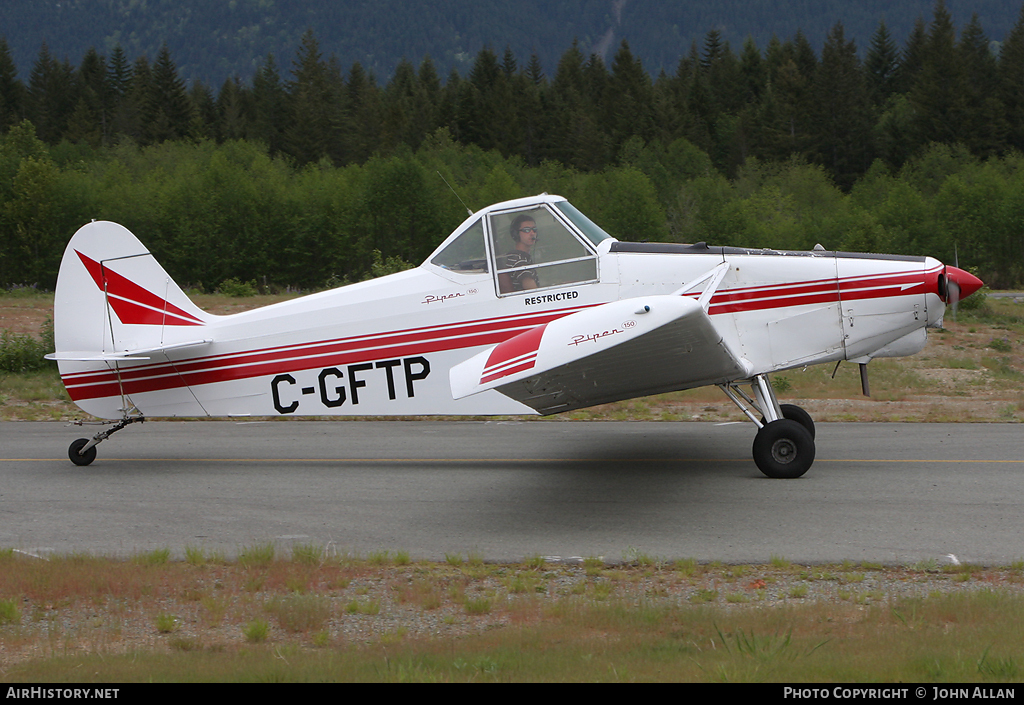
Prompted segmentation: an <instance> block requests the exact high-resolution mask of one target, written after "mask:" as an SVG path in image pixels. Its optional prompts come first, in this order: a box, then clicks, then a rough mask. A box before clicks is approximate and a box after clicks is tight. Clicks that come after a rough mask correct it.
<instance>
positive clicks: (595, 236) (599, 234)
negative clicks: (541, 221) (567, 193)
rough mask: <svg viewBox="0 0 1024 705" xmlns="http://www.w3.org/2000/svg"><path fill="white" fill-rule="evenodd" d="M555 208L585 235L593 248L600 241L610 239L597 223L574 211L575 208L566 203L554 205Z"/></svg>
mask: <svg viewBox="0 0 1024 705" xmlns="http://www.w3.org/2000/svg"><path fill="white" fill-rule="evenodd" d="M555 208H557V209H558V210H560V211H561V212H562V215H564V216H565V217H566V218H568V219H569V220H570V221H572V224H573V225H575V226H576V227H577V228H579V230H580V232H582V233H583V234H584V235H586V236H587V239H588V240H590V241H591V242H592V243H594V245H595V246H597V245H600V244H601V241H602V240H607V239H608V238H610V237H611V235H609V234H608V233H606V232H605V231H604V230H602V229H601V227H600V226H599V225H598V224H597V223H595V222H594V221H592V220H591V219H590V218H588V217H587V216H585V215H583V214H582V213H580V212H579V211H578V210H576V207H575V206H573V205H572V204H571V203H569V202H568V201H561V202H559V203H555Z"/></svg>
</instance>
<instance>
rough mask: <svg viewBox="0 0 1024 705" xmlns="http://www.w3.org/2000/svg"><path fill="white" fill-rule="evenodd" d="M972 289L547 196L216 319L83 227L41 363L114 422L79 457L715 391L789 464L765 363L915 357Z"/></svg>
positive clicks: (86, 442)
mask: <svg viewBox="0 0 1024 705" xmlns="http://www.w3.org/2000/svg"><path fill="white" fill-rule="evenodd" d="M981 285H982V283H981V281H980V280H978V279H977V278H976V277H974V276H972V275H971V274H969V273H967V272H965V271H963V270H960V269H957V268H955V267H948V266H945V265H943V264H942V263H941V262H939V261H937V260H935V259H932V258H930V257H906V256H897V255H873V254H849V253H843V252H830V251H825V250H823V249H821V248H820V246H819V247H816V248H815V250H813V251H810V252H785V251H774V250H751V249H742V248H735V247H709V246H708V245H706V244H705V243H698V244H695V245H678V244H663V243H632V242H620V241H618V240H616V239H614V238H612V237H610V236H609V235H608V234H607V233H605V232H604V231H603V230H602V229H601V228H600V227H598V226H597V225H595V224H594V223H593V222H592V221H590V220H589V219H588V218H587V217H586V216H584V215H583V214H582V213H580V212H579V211H578V210H577V209H576V208H574V207H573V206H572V205H570V204H569V203H568V202H567V201H566V200H565V199H564V198H562V197H560V196H551V195H547V194H544V195H540V196H536V197H533V198H524V199H520V200H515V201H507V202H505V203H499V204H496V205H493V206H491V207H489V208H486V209H484V210H482V211H479V212H477V213H475V214H472V215H471V216H470V217H469V218H468V219H467V220H466V221H465V222H463V223H462V225H460V226H459V227H458V228H457V229H456V230H455V232H453V233H452V234H451V236H449V237H448V238H447V239H446V240H445V241H444V243H442V244H441V246H440V247H438V249H437V250H436V251H435V252H434V254H433V255H431V256H430V258H429V259H428V260H427V261H426V262H424V263H423V264H422V265H420V266H419V267H417V268H416V269H411V270H408V271H405V272H400V273H398V274H392V275H389V276H385V277H381V278H378V279H374V280H371V281H366V282H362V283H359V284H352V285H349V286H344V287H341V288H338V289H333V290H331V291H324V292H321V293H317V294H312V295H309V296H305V297H302V298H298V299H294V300H291V301H285V302H282V303H278V304H274V305H271V306H266V307H263V308H259V309H255V310H252V311H246V312H243V313H237V314H233V315H229V316H215V315H211V314H209V313H206V312H205V311H202V310H200V309H199V308H198V307H197V306H195V305H194V304H193V303H192V302H191V301H190V300H189V298H188V297H187V296H186V295H185V294H184V292H182V290H181V289H180V288H179V287H178V286H177V285H176V284H175V283H174V281H172V280H171V278H170V277H169V276H168V275H167V273H166V272H165V271H164V270H163V268H162V267H161V266H160V265H159V264H158V263H157V261H156V260H155V259H154V257H153V256H152V255H151V254H150V253H149V252H148V251H147V250H146V248H145V246H144V245H143V244H142V243H141V242H139V240H138V239H136V238H135V236H134V235H132V234H131V233H130V232H128V230H126V229H125V228H123V227H122V226H120V225H117V224H115V223H110V222H93V223H90V224H88V225H86V226H84V227H83V228H81V229H80V230H79V231H78V232H77V233H76V234H75V235H74V237H73V238H72V239H71V241H70V243H69V244H68V246H67V250H66V251H65V253H64V258H63V261H62V262H61V267H60V274H59V277H58V281H57V291H56V299H55V304H54V327H55V338H56V353H54V354H53V355H51V356H50V357H51V358H53V359H56V360H57V361H58V363H59V367H60V373H61V377H62V379H63V381H64V384H65V386H66V387H67V390H68V393H69V394H70V395H71V398H72V399H73V400H74V401H75V403H76V404H78V406H79V407H81V408H82V409H83V410H84V411H86V412H88V413H89V414H92V415H94V416H98V417H100V418H104V419H116V420H118V421H117V423H116V424H114V425H113V426H112V427H111V428H108V429H107V430H105V431H103V432H101V433H98V434H96V435H95V436H93V437H92V438H91V439H85V438H81V439H78V440H76V441H75V442H74V443H72V444H71V447H70V448H69V451H68V454H69V457H70V458H71V460H72V462H74V463H75V464H77V465H88V464H89V463H91V462H92V461H93V460H94V459H95V457H96V444H97V443H100V442H101V441H103V440H105V439H106V438H107V437H108V436H109V435H110V434H111V433H113V432H115V431H118V430H120V429H122V428H124V427H125V426H127V425H129V424H131V423H135V422H138V421H142V420H144V419H145V418H150V417H175V416H176V417H196V416H235V417H237V416H299V415H314V416H326V415H360V416H378V415H380V416H386V415H401V416H413V415H432V414H443V415H474V416H475V415H511V414H554V413H557V412H560V411H570V410H572V409H578V408H581V407H586V406H592V405H595V404H603V403H607V402H613V401H618V400H623V399H630V398H634V397H639V396H646V395H649V394H658V393H661V392H669V391H675V390H681V389H690V388H693V387H699V386H703V385H712V384H714V385H718V386H719V387H721V389H722V390H723V391H724V392H725V394H726V395H727V396H728V397H729V398H730V399H731V400H732V401H733V402H735V403H736V404H737V406H739V408H740V409H741V410H742V411H743V412H744V414H746V416H747V417H748V418H749V419H750V421H751V422H753V423H754V425H755V426H756V427H757V435H756V436H755V437H754V444H753V456H754V462H755V463H756V464H757V466H758V467H759V468H760V469H761V471H762V472H764V473H765V474H766V475H769V476H771V477H799V476H800V475H803V474H804V473H805V472H806V471H807V469H808V468H809V467H810V465H811V463H812V462H813V460H814V423H813V421H812V420H811V418H810V416H809V415H808V414H807V413H806V412H805V411H803V410H802V409H800V408H799V407H797V406H793V405H786V404H783V405H780V404H779V402H778V399H777V398H776V395H775V392H774V390H773V389H772V385H771V383H770V381H769V377H768V375H769V374H771V373H774V372H779V371H781V370H787V369H791V368H795V367H803V366H806V365H815V364H819V363H825V362H838V361H840V360H848V361H851V362H856V363H860V364H861V365H866V363H867V362H868V361H870V360H871V359H872V358H876V357H895V356H902V355H911V354H913V353H916V352H918V351H919V350H921V348H922V347H923V346H924V343H925V337H926V331H925V329H926V328H928V327H933V326H938V325H940V324H941V321H942V317H943V313H944V312H945V308H946V304H948V303H955V301H956V299H957V298H959V297H965V296H969V295H970V294H971V293H972V292H974V291H975V290H977V289H978V288H979V287H981ZM861 369H862V370H863V369H864V368H863V367H862V368H861ZM864 380H865V391H866V377H865V378H864ZM745 388H747V389H749V392H748V391H746V390H745Z"/></svg>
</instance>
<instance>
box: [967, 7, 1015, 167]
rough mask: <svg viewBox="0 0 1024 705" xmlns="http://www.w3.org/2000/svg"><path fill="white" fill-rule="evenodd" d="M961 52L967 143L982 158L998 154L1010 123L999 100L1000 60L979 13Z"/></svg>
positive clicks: (973, 21)
mask: <svg viewBox="0 0 1024 705" xmlns="http://www.w3.org/2000/svg"><path fill="white" fill-rule="evenodd" d="M957 50H958V52H959V54H960V58H961V61H962V62H963V68H964V79H965V80H964V90H965V91H966V94H967V95H966V99H967V100H966V107H965V110H966V118H965V121H966V124H965V125H964V126H963V131H962V135H963V140H964V142H965V144H967V146H968V147H969V148H970V150H971V152H973V153H974V154H976V155H978V156H982V157H988V156H992V155H995V154H997V153H998V152H1000V151H1001V149H1002V147H1003V144H1004V141H1005V139H1006V131H1007V124H1006V119H1005V117H1004V108H1003V103H1002V101H1001V100H1000V98H999V77H998V66H997V63H996V58H995V57H994V56H992V52H991V51H990V50H989V40H988V37H987V36H985V32H984V30H983V29H982V28H981V22H980V20H979V19H978V15H977V13H975V14H974V15H973V16H972V17H971V21H970V22H969V23H968V25H967V26H966V27H965V28H964V31H963V32H962V33H961V35H960V44H959V46H958V47H957Z"/></svg>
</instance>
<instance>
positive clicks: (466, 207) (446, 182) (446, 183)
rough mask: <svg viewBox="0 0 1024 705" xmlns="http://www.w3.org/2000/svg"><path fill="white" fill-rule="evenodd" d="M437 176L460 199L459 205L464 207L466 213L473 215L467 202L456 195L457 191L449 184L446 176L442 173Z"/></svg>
mask: <svg viewBox="0 0 1024 705" xmlns="http://www.w3.org/2000/svg"><path fill="white" fill-rule="evenodd" d="M437 175H438V176H440V177H441V181H443V182H444V185H445V186H447V187H448V188H449V189H451V192H452V193H454V194H455V197H456V198H458V199H459V203H461V204H462V207H463V208H465V209H466V212H467V213H469V214H470V215H473V211H471V210H470V209H469V206H467V205H466V202H465V201H463V200H462V198H461V197H460V196H459V194H458V193H456V191H455V189H453V188H452V185H451V184H450V183H448V179H446V178H444V176H442V175H441V172H440V171H439V172H437Z"/></svg>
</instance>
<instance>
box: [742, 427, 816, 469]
mask: <svg viewBox="0 0 1024 705" xmlns="http://www.w3.org/2000/svg"><path fill="white" fill-rule="evenodd" d="M753 453H754V462H755V463H756V464H757V467H758V469H759V470H760V471H761V472H763V473H764V474H765V475H767V476H768V477H775V478H787V479H788V478H795V477H800V476H801V475H803V474H804V473H805V472H807V469H808V468H810V467H811V464H812V463H813V462H814V438H813V437H812V436H811V434H810V433H809V432H808V431H807V429H806V428H805V427H804V426H803V424H801V423H800V422H799V421H794V420H793V419H788V418H787V419H779V420H778V421H772V422H771V423H769V424H767V425H765V426H764V427H762V428H761V430H759V431H758V432H757V435H756V436H754V448H753Z"/></svg>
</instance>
